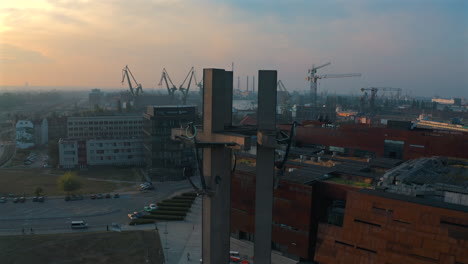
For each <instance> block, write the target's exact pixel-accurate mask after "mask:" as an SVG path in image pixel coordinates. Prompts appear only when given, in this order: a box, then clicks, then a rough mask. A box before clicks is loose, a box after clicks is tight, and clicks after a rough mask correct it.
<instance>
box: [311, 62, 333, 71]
mask: <svg viewBox="0 0 468 264" xmlns="http://www.w3.org/2000/svg"><path fill="white" fill-rule="evenodd" d="M330 64H331V62H327V63H325V64H323V65H320V66H317V67H315V65H312V70H318V69H321V68H323V67H325V66H328V65H330Z"/></svg>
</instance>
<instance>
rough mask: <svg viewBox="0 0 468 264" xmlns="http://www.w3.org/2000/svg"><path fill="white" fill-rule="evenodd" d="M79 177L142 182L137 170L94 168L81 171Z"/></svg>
mask: <svg viewBox="0 0 468 264" xmlns="http://www.w3.org/2000/svg"><path fill="white" fill-rule="evenodd" d="M78 175H79V176H82V177H86V178H98V179H106V180H120V181H135V182H139V181H142V178H141V176H140V175H139V174H138V169H136V168H116V167H110V166H109V167H93V168H90V169H89V170H87V171H79V172H78Z"/></svg>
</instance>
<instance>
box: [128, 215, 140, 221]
mask: <svg viewBox="0 0 468 264" xmlns="http://www.w3.org/2000/svg"><path fill="white" fill-rule="evenodd" d="M127 216H128V218H130V220H135V219H138V216H136V215H135V214H128V215H127Z"/></svg>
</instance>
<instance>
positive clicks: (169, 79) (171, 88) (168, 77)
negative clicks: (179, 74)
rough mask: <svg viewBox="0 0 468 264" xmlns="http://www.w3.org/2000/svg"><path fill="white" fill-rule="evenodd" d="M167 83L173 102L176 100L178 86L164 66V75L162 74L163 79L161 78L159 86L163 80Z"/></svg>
mask: <svg viewBox="0 0 468 264" xmlns="http://www.w3.org/2000/svg"><path fill="white" fill-rule="evenodd" d="M163 80H164V82H165V83H166V87H167V92H168V93H169V95H170V96H171V102H173V101H174V93H175V91H177V87H176V86H175V85H174V83H173V82H172V80H171V77H170V76H169V73H167V71H166V68H163V71H162V75H161V80H159V86H162V82H163ZM169 83H171V86H169Z"/></svg>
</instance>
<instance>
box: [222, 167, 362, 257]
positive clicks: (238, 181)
mask: <svg viewBox="0 0 468 264" xmlns="http://www.w3.org/2000/svg"><path fill="white" fill-rule="evenodd" d="M327 169H328V168H324V169H323V170H322V169H320V168H316V169H314V170H310V171H308V172H307V175H308V176H304V174H301V173H296V174H292V175H289V176H286V177H285V178H284V179H283V180H281V181H280V184H279V186H278V188H277V189H276V190H275V192H274V204H273V226H272V248H273V249H274V250H278V251H281V252H282V253H283V254H284V255H286V256H288V257H290V258H293V259H297V260H312V259H313V255H314V247H315V238H316V232H317V227H318V223H319V221H326V220H325V218H326V214H327V213H326V212H327V208H328V207H329V205H330V204H331V203H332V201H333V200H337V199H338V200H343V199H345V198H346V193H347V191H349V190H358V188H356V187H352V186H348V185H342V184H335V183H331V182H322V181H318V180H319V179H320V177H322V175H323V174H324V172H326V171H327ZM231 186H232V187H231V233H232V236H234V237H237V238H239V239H245V240H250V241H254V233H255V230H254V227H255V167H253V166H246V165H243V164H240V165H238V166H237V170H236V172H235V173H233V176H232V182H231Z"/></svg>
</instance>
